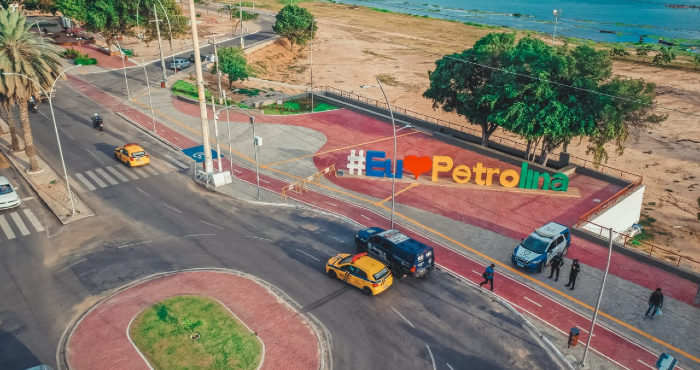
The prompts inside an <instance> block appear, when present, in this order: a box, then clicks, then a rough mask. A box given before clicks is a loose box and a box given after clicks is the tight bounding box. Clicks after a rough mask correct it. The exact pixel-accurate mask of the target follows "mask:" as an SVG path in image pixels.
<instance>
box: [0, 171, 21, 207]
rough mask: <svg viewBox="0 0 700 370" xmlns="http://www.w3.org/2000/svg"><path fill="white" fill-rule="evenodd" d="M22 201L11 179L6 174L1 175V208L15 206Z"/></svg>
mask: <svg viewBox="0 0 700 370" xmlns="http://www.w3.org/2000/svg"><path fill="white" fill-rule="evenodd" d="M20 203H21V201H20V200H19V195H18V194H17V192H16V191H15V188H14V187H13V186H12V184H10V180H8V179H7V177H5V176H0V209H8V208H15V207H18V206H19V204H20Z"/></svg>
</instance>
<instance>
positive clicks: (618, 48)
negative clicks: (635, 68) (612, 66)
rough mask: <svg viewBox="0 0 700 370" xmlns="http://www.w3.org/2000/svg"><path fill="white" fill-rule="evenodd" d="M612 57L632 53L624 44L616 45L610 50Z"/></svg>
mask: <svg viewBox="0 0 700 370" xmlns="http://www.w3.org/2000/svg"><path fill="white" fill-rule="evenodd" d="M609 53H610V57H611V58H617V57H624V56H625V55H630V53H628V52H627V50H625V47H624V46H622V45H615V46H613V47H612V48H610V50H609Z"/></svg>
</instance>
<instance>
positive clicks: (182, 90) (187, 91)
mask: <svg viewBox="0 0 700 370" xmlns="http://www.w3.org/2000/svg"><path fill="white" fill-rule="evenodd" d="M170 89H171V90H172V92H173V94H175V95H184V96H188V97H190V98H195V99H197V98H199V93H198V92H197V87H196V86H195V85H193V84H191V83H189V82H186V81H183V80H177V81H176V82H175V83H174V84H173V86H172V87H171V88H170ZM204 96H205V97H206V98H207V101H208V99H211V92H209V90H206V89H205V90H204Z"/></svg>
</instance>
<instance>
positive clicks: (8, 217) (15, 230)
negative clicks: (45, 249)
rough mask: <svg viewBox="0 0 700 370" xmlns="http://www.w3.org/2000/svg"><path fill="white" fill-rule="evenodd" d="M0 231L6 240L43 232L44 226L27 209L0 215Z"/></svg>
mask: <svg viewBox="0 0 700 370" xmlns="http://www.w3.org/2000/svg"><path fill="white" fill-rule="evenodd" d="M0 230H2V234H4V235H5V237H6V238H7V239H8V240H11V239H16V238H18V237H22V236H27V235H30V234H31V233H33V232H43V231H44V226H43V225H42V224H41V222H40V221H39V219H38V218H37V217H36V215H34V212H32V210H31V209H29V208H24V209H22V208H20V209H18V210H16V211H13V212H2V213H0Z"/></svg>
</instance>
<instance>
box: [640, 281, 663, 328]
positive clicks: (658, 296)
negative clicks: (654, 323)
mask: <svg viewBox="0 0 700 370" xmlns="http://www.w3.org/2000/svg"><path fill="white" fill-rule="evenodd" d="M663 305H664V294H663V293H661V288H656V290H655V291H654V292H653V293H651V296H649V309H647V313H645V314H644V317H645V318H646V317H649V314H650V313H651V319H652V320H654V315H656V311H658V310H659V308H661V307H663Z"/></svg>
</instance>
